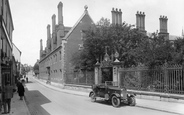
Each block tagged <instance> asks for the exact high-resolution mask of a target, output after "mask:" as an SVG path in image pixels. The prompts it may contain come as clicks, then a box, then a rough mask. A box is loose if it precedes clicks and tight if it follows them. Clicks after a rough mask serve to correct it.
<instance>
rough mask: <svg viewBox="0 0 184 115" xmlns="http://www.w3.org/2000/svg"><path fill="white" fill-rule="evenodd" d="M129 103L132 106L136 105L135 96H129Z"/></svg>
mask: <svg viewBox="0 0 184 115" xmlns="http://www.w3.org/2000/svg"><path fill="white" fill-rule="evenodd" d="M128 103H129V105H130V106H135V104H136V101H135V97H129V100H128Z"/></svg>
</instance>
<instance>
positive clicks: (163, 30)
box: [159, 16, 169, 39]
mask: <svg viewBox="0 0 184 115" xmlns="http://www.w3.org/2000/svg"><path fill="white" fill-rule="evenodd" d="M159 21H160V32H159V35H164V36H165V37H166V38H167V39H168V38H169V33H168V31H167V21H168V18H167V16H160V18H159Z"/></svg>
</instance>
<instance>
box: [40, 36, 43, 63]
mask: <svg viewBox="0 0 184 115" xmlns="http://www.w3.org/2000/svg"><path fill="white" fill-rule="evenodd" d="M42 52H43V43H42V39H40V59H41V58H42Z"/></svg>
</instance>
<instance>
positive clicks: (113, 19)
mask: <svg viewBox="0 0 184 115" xmlns="http://www.w3.org/2000/svg"><path fill="white" fill-rule="evenodd" d="M111 14H112V24H115V20H116V19H115V11H114V8H112V11H111Z"/></svg>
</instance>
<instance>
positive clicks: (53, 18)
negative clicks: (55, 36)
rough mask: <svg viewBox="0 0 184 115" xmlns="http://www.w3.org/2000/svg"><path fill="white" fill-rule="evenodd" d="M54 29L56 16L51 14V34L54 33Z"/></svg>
mask: <svg viewBox="0 0 184 115" xmlns="http://www.w3.org/2000/svg"><path fill="white" fill-rule="evenodd" d="M55 28H56V15H55V14H53V15H52V33H54V32H55Z"/></svg>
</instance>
